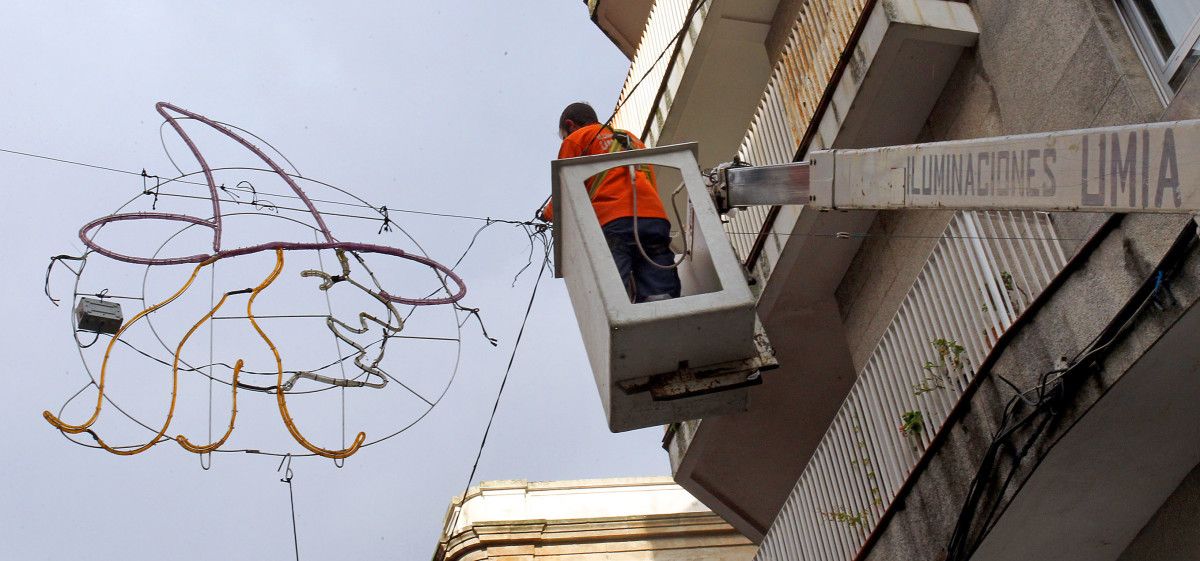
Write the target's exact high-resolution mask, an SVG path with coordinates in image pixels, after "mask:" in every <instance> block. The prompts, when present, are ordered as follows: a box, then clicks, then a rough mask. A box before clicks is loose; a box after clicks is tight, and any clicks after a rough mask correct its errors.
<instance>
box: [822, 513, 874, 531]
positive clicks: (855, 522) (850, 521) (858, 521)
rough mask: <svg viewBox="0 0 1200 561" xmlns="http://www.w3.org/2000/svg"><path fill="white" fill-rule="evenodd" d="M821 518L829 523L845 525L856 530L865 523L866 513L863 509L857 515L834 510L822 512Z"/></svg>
mask: <svg viewBox="0 0 1200 561" xmlns="http://www.w3.org/2000/svg"><path fill="white" fill-rule="evenodd" d="M821 516H822V517H824V518H825V519H826V520H828V521H830V522H837V523H840V524H845V525H847V526H849V527H851V528H858V527H860V526H862V525H864V524H866V523H867V511H866V510H865V509H864V510H862V511H861V512H858V513H852V512H847V511H845V510H834V511H828V512H822V513H821Z"/></svg>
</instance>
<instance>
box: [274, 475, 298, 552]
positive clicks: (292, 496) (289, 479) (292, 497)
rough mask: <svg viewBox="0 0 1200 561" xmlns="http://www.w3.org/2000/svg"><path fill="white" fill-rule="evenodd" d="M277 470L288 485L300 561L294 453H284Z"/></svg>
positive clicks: (294, 543) (294, 539)
mask: <svg viewBox="0 0 1200 561" xmlns="http://www.w3.org/2000/svg"><path fill="white" fill-rule="evenodd" d="M285 464H286V465H285ZM275 471H276V472H277V473H278V472H281V471H282V472H283V478H282V479H280V480H279V481H281V482H283V483H287V486H288V503H289V504H290V505H291V509H292V545H293V546H294V547H295V549H296V561H300V532H298V531H297V530H296V494H295V493H294V492H293V491H292V477H293V476H294V475H295V474H293V473H292V455H291V454H286V455H284V456H283V459H282V460H280V461H279V467H278V468H277V469H276V470H275Z"/></svg>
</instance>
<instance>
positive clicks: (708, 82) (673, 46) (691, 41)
mask: <svg viewBox="0 0 1200 561" xmlns="http://www.w3.org/2000/svg"><path fill="white" fill-rule="evenodd" d="M778 4H779V0H709V1H707V2H702V3H699V6H700V7H699V9H698V10H697V12H696V13H695V14H693V15H691V17H690V18H689V13H690V8H691V7H692V5H693V2H692V1H691V0H659V1H657V2H655V5H654V9H653V10H652V11H651V13H650V18H649V22H648V23H647V27H646V30H645V34H644V35H643V38H642V43H641V45H640V46H639V48H638V51H637V56H636V57H634V59H633V64H632V65H631V66H630V72H629V76H628V78H627V80H626V83H625V88H624V89H623V90H622V92H621V102H622V103H623V105H622V107H621V110H620V111H619V112H618V113H617V116H616V119H615V120H614V122H615V123H616V124H617V126H618V127H620V128H623V129H627V130H629V131H632V132H633V133H634V134H637V135H639V136H640V137H641V138H642V139H643V140H645V141H646V144H647V145H650V146H655V145H667V144H676V143H681V142H699V144H700V165H702V166H712V165H714V164H716V163H719V162H721V161H728V160H730V159H732V158H733V155H734V153H735V152H736V151H737V147H738V143H739V142H740V141H741V139H742V136H743V135H744V134H745V131H746V126H747V124H748V123H749V122H750V119H751V117H753V115H754V108H755V104H756V103H757V102H758V100H759V98H760V97H761V96H762V90H763V88H764V87H765V86H766V84H767V80H768V79H769V78H770V73H771V68H770V63H769V59H768V53H767V47H766V41H767V35H768V33H769V32H770V30H771V26H772V22H773V18H774V15H775V11H776V8H777V7H778ZM685 28H686V31H685V32H684V33H683V35H682V37H681V40H680V41H678V42H673V39H674V38H675V37H676V35H677V34H679V32H680V30H682V29H685ZM664 51H665V52H666V55H665V56H664V57H663V58H662V60H661V61H659V62H658V63H657V64H655V61H656V60H657V59H658V57H659V55H660V54H662V53H663V52H664ZM642 76H645V79H644V80H642V83H641V85H640V86H638V87H637V89H636V90H635V89H634V85H635V84H636V83H637V82H638V81H639V80H641V78H642Z"/></svg>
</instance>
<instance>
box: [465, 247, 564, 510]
mask: <svg viewBox="0 0 1200 561" xmlns="http://www.w3.org/2000/svg"><path fill="white" fill-rule="evenodd" d="M537 236H538V239H539V240H540V241H541V242H542V247H543V252H544V253H543V255H542V266H541V269H540V270H539V271H538V275H537V278H536V279H534V281H533V290H531V291H530V293H529V303H528V304H526V305H525V315H524V317H522V318H521V327H520V329H518V330H517V336H516V339H514V340H513V348H512V353H510V354H509V356H508V365H507V366H506V367H505V368H504V376H502V377H501V378H500V387H499V388H498V389H497V390H496V399H495V400H494V401H493V402H492V412H491V413H490V414H489V415H488V421H487V425H486V426H485V427H484V429H483V437H482V438H481V439H480V441H479V449H478V451H476V452H475V461H474V463H472V464H471V473H470V474H469V475H468V476H467V483H466V485H464V486H463V491H462V495H461V497H462V499H461V500H462V502H461V503H459V508H457V509H455V511H454V518H453V519H452V520H451V522H450V525H449V526H448V528H451V529H452V528H454V525H455V524H457V523H458V517H459V514H460V513H461V512H462V507H463V505H464V504H465V503H466V500H467V492H468V491H470V489H471V482H472V481H474V480H475V473H476V471H477V470H478V469H479V460H480V459H481V458H482V457H483V449H484V447H486V446H487V440H488V435H490V434H491V432H492V423H493V422H495V420H496V411H498V410H499V409H500V398H501V397H502V396H503V395H504V388H505V386H507V385H508V377H509V374H511V373H512V367H513V363H514V362H515V360H516V358H517V350H518V349H519V348H520V347H521V337H522V336H523V335H524V334H525V326H526V324H527V323H528V322H529V315H530V312H532V311H533V302H534V301H535V300H536V299H537V293H538V286H539V285H540V284H541V282H542V277H543V276H545V274H546V268H547V266H548V265H549V264H550V254H551V244H550V241H549V240H548V239H547V238H546V236H545V234H544V233H541V232H539V233H538V234H537Z"/></svg>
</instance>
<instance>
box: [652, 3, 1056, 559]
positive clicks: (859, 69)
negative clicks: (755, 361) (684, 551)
mask: <svg viewBox="0 0 1200 561" xmlns="http://www.w3.org/2000/svg"><path fill="white" fill-rule="evenodd" d="M862 6H863V3H862V2H860V1H854V0H816V1H813V2H810V3H808V4H806V8H805V10H803V11H802V12H801V14H800V17H799V19H798V20H797V21H796V23H795V28H794V29H793V32H792V35H791V40H790V42H789V43H788V45H787V47H786V48H785V50H784V52H783V53H782V56H781V57H780V60H779V62H778V63H777V65H776V68H775V70H774V72H773V73H772V74H771V76H770V78H769V81H768V82H767V83H765V84H764V86H763V89H762V90H759V92H757V97H758V101H757V102H756V103H757V105H756V111H755V113H754V114H753V117H752V119H751V121H750V124H749V130H748V131H747V130H746V128H745V125H742V127H743V128H742V132H741V137H742V138H741V139H740V140H739V141H738V142H740V144H739V145H738V146H740V149H738V152H739V153H740V154H741V155H742V156H743V158H744V159H746V160H748V161H750V162H752V163H754V164H760V165H761V164H773V163H783V162H787V161H791V160H792V158H793V157H795V154H796V153H797V152H798V151H799V150H800V149H801V148H803V149H804V150H805V151H808V150H816V149H822V148H851V147H865V146H883V145H889V144H897V143H904V142H912V141H914V140H916V137H917V135H918V133H919V131H920V129H921V127H922V125H923V123H924V121H925V118H926V116H928V114H929V112H930V110H931V109H932V107H933V105H934V103H935V102H936V100H937V98H938V96H939V95H940V93H941V89H942V87H943V86H944V85H945V83H946V80H947V79H948V78H949V75H950V73H951V71H952V69H953V68H954V65H955V64H956V62H957V60H958V58H959V56H960V54H961V52H962V49H963V48H965V47H967V46H970V45H972V44H973V43H974V41H975V39H976V37H977V35H978V29H977V27H976V25H975V19H974V16H973V14H972V13H971V10H970V8H969V7H968V6H967V5H965V4H961V3H956V2H943V1H935V0H882V1H880V2H878V3H876V4H874V9H873V10H872V11H871V12H870V13H867V14H864V13H863V12H862ZM715 9H716V4H714V10H715ZM709 18H710V19H711V18H712V16H711V15H710V16H709ZM861 18H865V19H861ZM860 20H861V23H862V25H859V22H860ZM706 25H707V24H706ZM856 29H858V30H859V31H860V33H858V34H856V33H855V30H856ZM846 50H849V51H850V52H851V53H852V56H850V57H846V60H847V61H848V62H847V63H846V64H845V66H844V67H842V68H841V69H840V70H838V65H837V61H839V60H841V59H843V57H842V54H843V52H844V51H846ZM695 56H696V55H693V58H695ZM695 64H696V63H695V62H693V63H692V65H695ZM689 66H691V65H689ZM918 75H919V76H922V80H920V81H914V80H912V79H911V77H912V76H918ZM698 76H699V75H698ZM681 83H683V82H682V81H681ZM731 83H732V82H728V83H726V84H725V86H727V87H728V86H729V85H730V84H731ZM691 84H695V82H691ZM681 91H686V92H687V94H686V96H685V95H683V94H680V95H678V96H677V97H679V98H683V97H687V98H688V99H689V100H690V102H689V103H685V104H684V105H683V106H682V107H681V108H680V109H679V110H678V111H680V112H679V113H675V112H676V111H677V109H676V108H675V107H672V108H671V112H670V114H668V115H667V116H666V117H665V118H664V119H662V121H663V123H664V126H662V127H661V129H659V130H661V131H662V133H663V134H664V138H665V136H666V135H667V134H668V133H669V134H678V133H680V132H683V133H686V134H691V135H695V136H701V137H703V136H705V135H707V137H708V138H713V141H712V142H711V143H710V146H715V147H718V148H720V149H725V148H724V147H723V145H721V141H722V140H724V138H722V137H723V135H726V134H730V133H729V131H731V130H733V127H732V126H729V127H728V129H726V125H725V124H724V121H721V122H714V124H713V125H712V126H711V127H710V128H709V130H707V131H697V130H696V129H699V128H703V127H704V126H705V125H706V124H707V122H706V120H705V118H704V116H703V114H706V113H709V112H712V111H717V110H716V109H713V108H707V109H706V108H704V103H702V102H701V100H703V99H705V97H706V96H704V95H701V94H697V93H696V92H694V91H692V90H681ZM827 91H828V92H830V93H831V94H832V95H826V92H827ZM733 99H737V97H736V96H734V97H733ZM823 99H828V100H829V101H828V103H823V102H822V100H823ZM677 103H678V102H677ZM734 110H736V106H735V107H734ZM688 111H698V113H690V114H689V113H687V112H688ZM673 115H679V117H680V119H681V120H682V119H685V118H686V120H687V121H688V122H687V125H686V126H685V125H684V124H683V123H682V122H681V123H680V124H679V125H673V123H674V121H673V119H675V117H674V116H673ZM810 130H812V131H815V132H814V133H813V134H811V135H809V134H806V133H807V132H808V131H810ZM808 140H811V142H808V143H807V144H802V143H803V142H806V141H808ZM710 157H711V156H710ZM701 159H702V160H703V159H704V158H703V154H702V158H701ZM716 159H729V158H728V156H726V157H724V158H720V157H717V158H716ZM703 163H704V162H703V161H702V164H703ZM763 215H764V213H763V212H761V211H758V210H755V209H751V210H749V211H748V212H746V213H745V214H743V215H742V216H740V217H735V218H734V219H733V221H732V222H731V224H730V226H729V228H728V229H729V231H730V238H731V241H732V243H733V245H734V247H735V249H739V250H745V249H746V248H747V247H748V244H745V243H742V241H741V240H740V236H744V235H749V236H756V233H757V232H758V230H759V228H760V227H761V226H762V224H763V223H762V218H763ZM874 218H875V216H874V214H873V213H818V212H814V211H810V210H807V209H805V208H804V207H786V208H785V209H784V210H783V211H782V212H781V213H780V214H779V217H778V220H776V221H775V223H774V226H773V230H772V233H771V236H770V239H769V240H768V244H767V245H768V247H767V249H766V250H765V251H764V252H763V255H764V258H763V260H764V262H765V265H763V266H762V267H760V268H759V275H758V276H759V278H760V281H761V282H762V284H764V285H765V286H763V287H762V293H761V295H760V298H759V306H758V311H759V316H760V317H761V318H762V320H763V323H764V326H765V327H766V329H767V332H768V334H769V335H770V336H771V338H772V342H773V344H774V346H775V349H776V352H777V356H778V358H779V361H780V368H779V369H778V370H777V371H774V372H771V373H769V374H768V375H765V376H764V384H763V385H762V386H761V387H760V388H755V389H754V390H752V391H751V404H750V410H749V411H748V412H747V413H744V414H739V415H728V416H721V417H713V418H707V419H704V420H703V421H701V422H700V423H698V424H689V425H687V426H685V427H683V430H677V431H676V432H675V435H678V437H676V438H671V439H670V440H669V441H668V442H667V447H668V448H669V449H670V450H671V452H672V460H673V467H674V469H675V478H676V481H677V482H679V483H680V485H682V486H683V487H684V488H686V489H688V490H689V491H690V492H692V494H694V495H695V496H696V497H698V498H700V499H701V500H702V501H704V502H705V504H706V505H708V506H709V507H710V508H712V509H713V510H714V511H715V512H717V513H719V514H721V515H722V516H723V517H725V519H726V520H729V521H730V523H732V524H733V525H734V526H735V527H737V528H738V529H739V530H741V531H742V532H743V533H744V534H746V535H747V536H749V537H751V539H755V540H759V539H762V537H763V536H764V535H765V533H766V531H767V528H768V527H769V526H770V524H771V522H772V521H773V520H774V519H775V516H776V514H777V513H778V512H779V509H780V508H781V507H782V505H783V504H784V501H785V499H786V498H787V496H788V494H789V493H790V492H791V490H792V488H793V486H794V484H795V482H796V481H797V479H798V478H799V477H800V476H801V473H802V472H803V470H804V469H805V466H807V465H809V463H810V460H811V459H812V458H813V455H814V453H815V452H816V451H817V449H818V446H819V444H820V443H821V442H822V441H823V440H824V439H825V438H826V437H827V435H828V434H830V433H831V431H834V430H838V429H837V425H834V424H833V423H834V421H835V416H836V415H837V413H838V411H839V410H840V408H841V406H842V404H843V402H844V401H845V400H846V399H847V396H848V395H850V392H851V389H852V388H853V386H854V383H855V381H856V380H857V379H858V377H859V374H860V373H859V372H857V371H856V368H855V367H854V364H853V361H852V359H851V354H852V353H851V349H850V348H849V346H848V343H847V339H846V335H845V332H844V328H843V325H842V318H841V315H840V314H839V309H838V304H837V300H836V298H835V296H834V293H835V291H836V290H837V289H838V287H839V286H840V285H841V283H842V282H843V276H844V275H845V273H846V271H847V268H848V267H849V266H850V263H851V261H852V260H853V259H854V258H855V255H856V254H857V252H858V250H859V247H860V241H861V239H840V238H838V237H837V236H835V234H836V233H837V232H863V231H866V230H868V229H869V227H870V225H871V224H872V222H873V221H874ZM1024 219H1028V217H1026V218H1024ZM939 220H940V223H938V224H937V225H936V226H935V229H934V230H933V231H931V232H929V234H932V235H934V236H936V235H938V234H940V233H941V232H942V230H943V229H944V228H947V227H949V216H948V215H947V216H946V217H943V218H940V219H939ZM982 220H985V221H991V220H992V218H989V217H986V216H985V217H983V218H982ZM935 222H936V221H935ZM964 224H966V223H964ZM960 227H967V226H965V225H962V226H960ZM947 251H949V249H948V250H947ZM954 251H959V250H958V249H955V250H954ZM972 251H974V250H972ZM980 251H982V249H981V250H980ZM972 255H974V257H971V256H970V255H968V256H963V257H961V259H966V258H968V257H970V258H971V259H974V260H976V261H977V262H978V265H977V267H978V268H979V269H980V270H981V271H982V270H984V269H988V270H992V272H991V273H990V275H991V276H992V277H995V276H996V275H999V274H1000V273H999V268H998V267H999V266H998V265H995V264H994V263H992V262H990V261H989V258H988V257H987V256H986V255H984V254H982V253H975V254H972ZM914 257H915V256H914ZM915 258H916V262H917V263H920V257H915ZM956 259H959V257H956ZM945 266H946V265H942V266H941V267H945ZM931 274H934V273H931ZM939 274H940V273H939ZM972 282H976V283H984V284H986V280H985V279H983V278H982V277H981V278H980V279H975V280H973V281H972ZM1042 282H1044V280H1043V281H1042ZM925 335H926V334H916V332H914V335H913V336H914V337H917V341H918V343H916V344H917V345H919V346H921V347H922V348H923V350H925V351H927V352H929V351H930V350H929V349H928V348H927V347H928V344H929V343H928V341H921V340H920V338H921V337H925ZM993 337H994V336H993ZM932 338H934V337H930V339H932ZM912 366H913V367H914V368H916V369H918V370H919V369H920V363H919V362H917V363H914V364H913V365H912ZM909 391H911V390H909ZM831 426H832V427H833V428H831ZM842 428H846V427H842ZM689 437H690V438H689ZM869 502H870V501H869Z"/></svg>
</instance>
